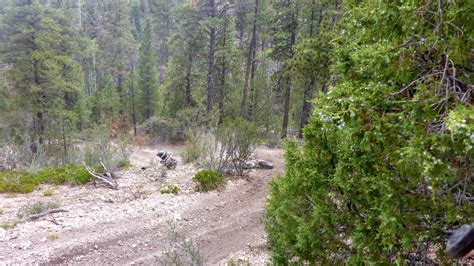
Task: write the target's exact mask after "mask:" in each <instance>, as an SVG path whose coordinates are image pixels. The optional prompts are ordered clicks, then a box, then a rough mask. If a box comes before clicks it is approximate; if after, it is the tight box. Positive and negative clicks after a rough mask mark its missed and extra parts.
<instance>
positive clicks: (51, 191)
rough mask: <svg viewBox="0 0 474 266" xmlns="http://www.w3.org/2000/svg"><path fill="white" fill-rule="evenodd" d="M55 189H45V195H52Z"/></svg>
mask: <svg viewBox="0 0 474 266" xmlns="http://www.w3.org/2000/svg"><path fill="white" fill-rule="evenodd" d="M53 192H54V189H52V188H47V189H45V190H43V196H45V197H51V196H52V195H53Z"/></svg>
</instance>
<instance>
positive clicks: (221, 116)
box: [217, 6, 227, 125]
mask: <svg viewBox="0 0 474 266" xmlns="http://www.w3.org/2000/svg"><path fill="white" fill-rule="evenodd" d="M224 8H225V10H224V16H225V18H224V29H223V33H222V34H223V36H224V39H223V41H222V49H223V50H225V49H226V45H227V6H225V7H224ZM220 74H221V86H220V89H219V120H218V121H217V124H218V125H221V124H222V122H223V119H224V101H225V95H226V92H225V91H226V88H225V86H226V83H225V81H226V80H225V78H226V74H227V64H226V56H225V52H224V53H222V68H221V73H220Z"/></svg>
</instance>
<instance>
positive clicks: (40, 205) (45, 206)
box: [17, 201, 59, 219]
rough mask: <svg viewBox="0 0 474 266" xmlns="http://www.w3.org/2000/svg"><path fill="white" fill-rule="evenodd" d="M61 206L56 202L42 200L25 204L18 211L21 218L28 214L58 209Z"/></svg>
mask: <svg viewBox="0 0 474 266" xmlns="http://www.w3.org/2000/svg"><path fill="white" fill-rule="evenodd" d="M58 207H59V204H57V203H56V202H42V201H38V202H35V203H33V204H28V205H26V206H23V207H22V208H21V209H20V210H19V211H18V213H17V217H18V218H19V219H24V218H26V217H28V216H31V215H35V214H40V213H43V212H46V211H49V210H52V209H56V208H58Z"/></svg>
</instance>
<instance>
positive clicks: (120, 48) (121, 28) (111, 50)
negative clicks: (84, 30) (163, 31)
mask: <svg viewBox="0 0 474 266" xmlns="http://www.w3.org/2000/svg"><path fill="white" fill-rule="evenodd" d="M107 3H108V6H107V8H108V9H107V12H106V13H105V18H106V20H105V25H104V33H103V36H99V37H100V42H99V44H100V48H101V51H102V57H103V60H104V61H103V62H102V67H103V68H104V70H105V71H106V73H110V74H112V77H113V80H114V83H115V88H116V90H117V94H118V96H119V99H120V112H119V113H120V115H123V114H124V113H125V109H126V104H127V100H126V95H127V92H126V89H125V82H126V80H127V77H128V74H129V72H130V62H131V61H132V60H133V58H134V56H135V53H136V49H135V42H134V39H133V36H132V27H131V23H130V5H129V1H127V0H108V1H107Z"/></svg>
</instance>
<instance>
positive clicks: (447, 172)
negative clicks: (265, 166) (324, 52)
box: [265, 0, 474, 265]
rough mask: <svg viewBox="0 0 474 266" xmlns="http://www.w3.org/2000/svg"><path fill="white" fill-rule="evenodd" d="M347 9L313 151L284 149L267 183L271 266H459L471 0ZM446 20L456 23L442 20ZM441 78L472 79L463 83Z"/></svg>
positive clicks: (473, 188) (469, 151)
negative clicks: (453, 237) (455, 264)
mask: <svg viewBox="0 0 474 266" xmlns="http://www.w3.org/2000/svg"><path fill="white" fill-rule="evenodd" d="M438 3H441V4H442V6H438ZM344 8H347V9H348V10H347V11H348V12H346V13H345V15H344V17H343V19H342V24H341V27H342V28H343V29H344V31H343V32H341V34H339V35H338V36H337V40H335V42H334V44H335V45H337V47H336V48H335V49H336V50H335V51H334V61H335V66H334V67H335V69H336V71H337V73H334V75H333V76H334V77H338V78H336V79H337V82H336V83H337V84H336V86H335V87H332V88H331V89H330V90H329V92H328V93H327V94H326V95H321V97H319V98H318V99H316V100H315V101H314V102H313V108H314V110H313V112H312V116H311V119H310V123H309V125H308V126H307V127H306V128H305V130H304V139H305V144H304V145H303V147H299V146H298V145H297V144H296V143H294V142H290V143H288V145H287V148H286V157H285V159H286V163H287V164H286V173H285V175H284V176H283V177H280V178H276V179H274V180H273V181H272V182H271V186H270V197H269V200H268V204H267V208H266V218H265V229H266V232H267V234H268V238H269V243H270V248H271V250H272V257H273V261H274V263H275V264H278V265H279V264H282V265H284V264H287V263H288V261H289V260H295V259H296V260H298V264H308V265H312V264H322V265H326V264H329V265H332V264H336V265H338V264H351V265H352V264H354V265H365V264H368V265H379V264H380V265H385V264H399V265H405V264H407V265H417V264H451V263H448V261H447V258H446V256H445V254H444V250H445V248H446V240H447V236H448V235H447V233H446V232H447V231H449V230H452V229H455V228H457V227H458V226H459V225H460V224H468V223H472V217H474V208H473V203H472V195H474V184H473V182H472V177H471V176H472V158H474V148H473V147H474V145H473V142H474V139H473V136H474V108H472V107H473V106H472V96H471V99H469V97H468V98H467V100H466V98H465V96H464V93H466V94H467V93H468V92H466V91H467V89H468V88H472V80H473V79H472V71H470V73H466V71H465V68H466V67H467V68H469V67H468V66H469V65H471V63H470V62H472V60H471V61H470V59H469V58H470V57H469V55H468V54H469V48H467V47H466V45H468V43H469V38H470V37H468V36H472V34H473V31H472V30H473V29H474V28H473V27H472V26H470V25H471V24H472V23H470V24H469V21H471V22H472V19H471V18H472V14H471V13H469V11H468V10H469V8H468V7H467V2H463V1H458V2H456V3H454V2H451V3H450V2H448V1H440V2H429V1H428V2H426V1H411V2H406V1H399V2H396V3H395V2H390V3H389V2H382V1H379V2H377V3H375V2H373V1H351V0H349V1H347V2H345V5H344ZM440 8H442V9H443V12H442V13H443V14H441V15H440V14H439V12H438V13H437V10H440ZM368 14H370V15H368ZM386 14H390V15H386ZM421 14H422V15H421ZM448 18H450V22H449V24H450V25H451V26H450V27H448V26H447V24H443V23H442V22H440V21H443V19H448ZM440 25H445V27H443V26H440ZM437 27H442V29H441V30H440V31H441V32H442V33H439V32H438V31H437V30H436V29H435V28H437ZM382 28H383V29H384V31H380V29H382ZM458 28H460V29H465V31H464V34H459V33H458V32H457V29H458ZM360 29H363V30H360ZM438 34H439V35H440V36H441V37H440V36H438ZM415 40H417V41H415ZM471 47H472V46H471ZM448 58H449V59H448ZM448 62H449V64H450V65H452V68H451V67H447V68H446V65H447V64H448ZM447 69H449V70H447ZM455 69H456V70H455ZM461 69H464V70H461ZM443 70H444V71H448V72H449V73H451V74H453V72H456V71H458V70H459V71H462V72H464V73H463V74H460V73H458V74H457V75H456V77H457V78H459V80H456V81H455V79H457V78H454V77H453V76H452V78H453V79H451V78H446V79H445V77H444V75H445V72H443ZM451 71H453V72H451ZM451 74H448V75H451ZM453 75H454V74H453ZM451 82H453V83H456V84H457V85H454V86H455V88H453V87H449V86H450V85H449V84H450V83H451ZM445 83H446V84H448V85H446V84H445ZM459 91H461V94H460V93H459ZM434 255H435V256H434Z"/></svg>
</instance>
